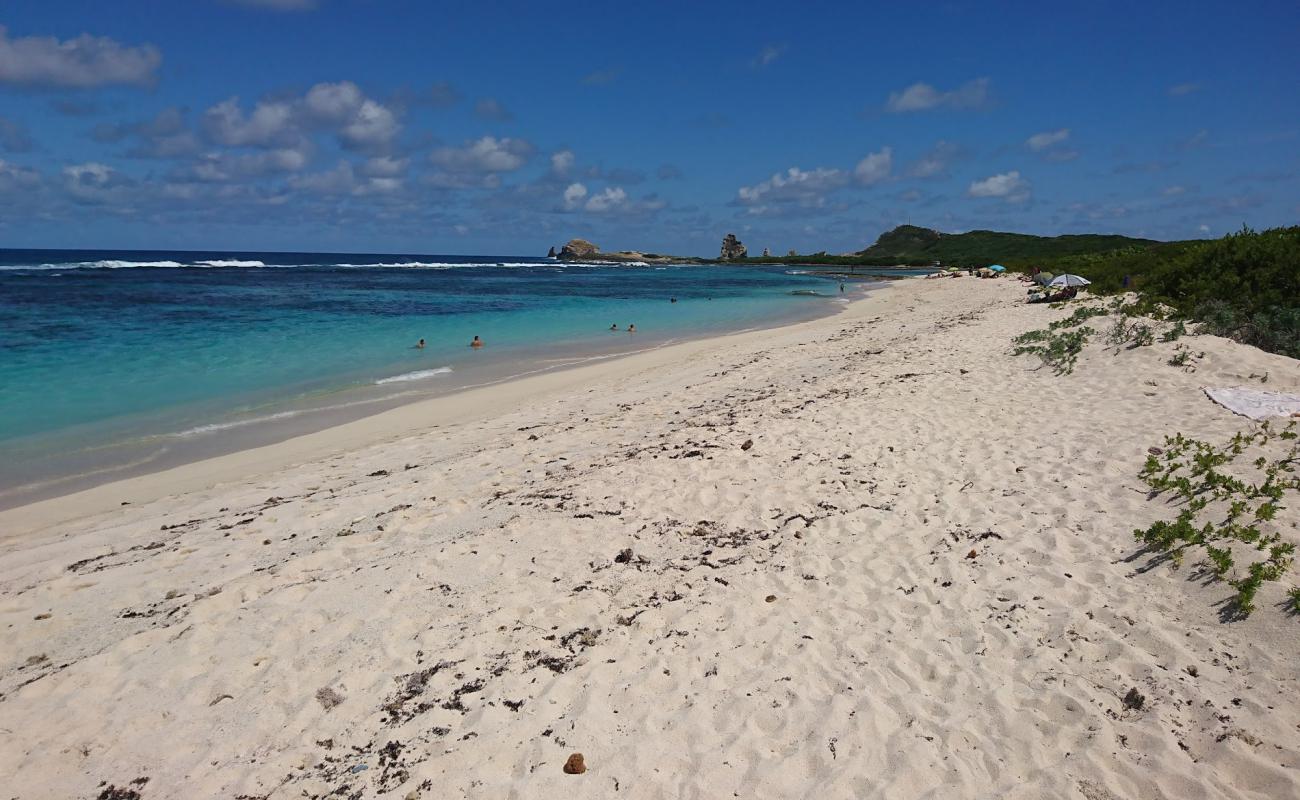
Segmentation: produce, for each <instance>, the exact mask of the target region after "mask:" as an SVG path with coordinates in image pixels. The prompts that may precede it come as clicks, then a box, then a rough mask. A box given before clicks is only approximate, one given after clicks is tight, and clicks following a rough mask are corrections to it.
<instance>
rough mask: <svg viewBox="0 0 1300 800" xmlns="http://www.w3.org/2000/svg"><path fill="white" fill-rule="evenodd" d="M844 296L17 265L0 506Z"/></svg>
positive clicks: (766, 275) (11, 280) (466, 261)
mask: <svg viewBox="0 0 1300 800" xmlns="http://www.w3.org/2000/svg"><path fill="white" fill-rule="evenodd" d="M794 292H799V293H800V294H794ZM809 292H816V293H817V294H816V295H812V294H808V293H809ZM673 298H675V299H676V302H672V299H673ZM839 299H840V298H839V291H838V286H837V285H836V284H835V283H834V282H832V281H828V280H826V279H823V278H818V277H814V276H810V275H807V274H800V273H799V271H798V270H792V269H789V268H780V267H775V268H769V267H702V266H673V267H662V266H624V265H617V266H614V265H603V266H602V265H581V266H579V265H563V264H557V263H555V262H552V261H549V260H545V259H519V258H466V257H447V256H420V257H414V256H402V255H376V256H359V255H331V254H307V253H297V254H270V253H159V252H148V253H140V252H133V253H89V252H84V251H83V252H72V253H68V252H54V251H0V328H2V329H3V340H2V341H0V461H6V462H9V463H10V464H11V465H13V464H16V463H18V462H19V461H22V462H23V463H24V468H23V469H21V470H20V469H17V468H16V467H13V466H11V468H9V469H5V468H2V467H0V490H2V489H4V488H7V487H11V486H13V485H15V484H21V483H23V482H25V481H29V480H30V478H31V477H32V469H31V468H30V466H31V463H32V461H33V459H35V460H36V461H40V460H42V459H44V460H46V461H48V462H49V464H50V466H49V468H48V469H45V470H43V471H42V470H40V469H37V470H36V472H41V473H43V474H42V477H50V476H51V475H54V474H57V473H61V472H66V471H68V470H69V469H75V468H77V467H76V465H77V464H80V466H85V464H81V463H80V462H81V461H85V460H86V459H78V458H77V457H76V456H77V454H78V453H82V454H83V455H84V454H86V453H95V454H96V455H95V456H94V458H91V459H89V460H90V461H93V462H94V465H95V466H96V467H97V468H99V467H102V466H104V465H105V464H107V465H110V466H111V464H112V463H114V462H115V461H122V462H125V461H128V460H129V461H132V462H138V461H139V460H140V458H141V457H142V455H143V454H144V453H145V451H148V453H158V452H162V451H164V450H167V449H168V446H167V445H165V442H166V441H168V440H169V439H181V438H194V437H197V436H202V435H204V434H209V433H216V432H219V431H230V430H231V429H233V428H238V427H242V426H246V425H253V424H260V423H265V422H268V421H271V420H275V419H287V418H289V417H294V416H299V415H301V414H302V413H304V412H306V411H320V410H326V409H331V408H340V407H347V406H349V405H365V404H373V403H375V402H377V401H381V400H384V399H385V398H392V397H397V396H401V397H406V396H410V395H412V394H415V393H420V392H425V393H428V392H438V391H447V390H449V389H454V388H457V387H458V386H463V385H466V384H468V383H473V382H475V381H481V380H487V379H489V378H494V377H500V376H501V375H505V374H508V373H517V372H521V371H529V369H530V368H540V367H545V366H547V365H552V364H555V363H558V362H559V361H560V360H563V359H568V358H580V357H584V356H591V355H602V354H615V353H619V352H626V351H630V350H636V349H643V348H644V347H648V346H654V345H657V344H662V343H664V342H667V341H671V340H677V339H684V338H691V337H698V336H703V335H708V334H711V333H716V332H723V331H731V330H739V329H742V328H750V327H757V326H767V325H774V324H781V323H782V322H785V321H791V320H794V319H800V318H808V317H811V316H816V315H819V314H823V313H828V312H829V311H830V310H831V309H832V307H833V305H834V303H835V302H837V301H838V300H839ZM629 324H635V325H636V328H637V333H636V334H628V333H627V332H625V329H626V328H627V326H628V325H629ZM611 325H616V326H617V327H618V328H620V329H624V330H620V331H619V332H617V333H615V332H611V331H610V330H609V328H610V326H611ZM476 335H477V336H481V337H482V339H483V340H484V342H486V345H487V346H486V347H484V348H482V349H481V350H472V349H471V348H469V347H468V346H467V345H468V342H469V341H470V339H471V338H472V337H474V336H476ZM421 338H423V339H424V340H425V341H426V343H427V344H426V346H425V347H424V348H423V349H416V348H415V347H414V344H415V342H416V341H417V340H419V339H421ZM160 443H163V444H160ZM117 451H120V452H117ZM109 453H116V455H113V456H110V455H108V454H109ZM56 463H57V464H58V465H59V466H57V468H56V467H55V466H54V465H55V464H56ZM45 473H48V474H45Z"/></svg>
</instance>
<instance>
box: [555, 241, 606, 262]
mask: <svg viewBox="0 0 1300 800" xmlns="http://www.w3.org/2000/svg"><path fill="white" fill-rule="evenodd" d="M598 255H600V248H599V247H597V246H596V245H594V244H592V243H591V242H589V241H587V240H586V239H570V240H569V243H568V244H566V245H565V246H564V247H561V248H560V256H559V257H560V260H561V261H582V260H583V259H588V258H595V257H597V256H598Z"/></svg>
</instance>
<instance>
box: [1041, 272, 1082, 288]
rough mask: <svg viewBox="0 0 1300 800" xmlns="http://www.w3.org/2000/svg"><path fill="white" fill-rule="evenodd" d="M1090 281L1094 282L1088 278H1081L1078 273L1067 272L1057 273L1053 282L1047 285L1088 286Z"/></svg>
mask: <svg viewBox="0 0 1300 800" xmlns="http://www.w3.org/2000/svg"><path fill="white" fill-rule="evenodd" d="M1090 283H1092V281H1090V280H1088V279H1087V278H1080V277H1079V276H1078V275H1070V274H1068V273H1067V274H1065V275H1057V276H1056V277H1055V278H1052V282H1051V283H1049V284H1047V285H1048V286H1087V285H1088V284H1090Z"/></svg>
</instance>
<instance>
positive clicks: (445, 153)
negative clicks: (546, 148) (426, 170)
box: [429, 136, 533, 172]
mask: <svg viewBox="0 0 1300 800" xmlns="http://www.w3.org/2000/svg"><path fill="white" fill-rule="evenodd" d="M532 154H533V146H532V145H531V144H529V143H528V142H526V141H524V140H523V139H511V138H502V139H498V138H496V137H495V136H484V137H483V138H482V139H479V140H477V141H473V142H467V143H466V144H465V145H464V146H462V147H440V148H438V149H437V150H434V151H433V153H432V155H430V157H429V158H430V160H431V161H433V163H434V164H436V165H438V166H440V167H442V168H443V169H445V170H448V171H451V172H513V171H514V170H517V169H519V168H520V167H522V166H523V165H524V164H525V163H527V162H528V159H529V157H531V156H532Z"/></svg>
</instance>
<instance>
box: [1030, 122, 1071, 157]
mask: <svg viewBox="0 0 1300 800" xmlns="http://www.w3.org/2000/svg"><path fill="white" fill-rule="evenodd" d="M1069 138H1070V129H1069V128H1061V129H1060V130H1056V131H1044V132H1042V133H1035V134H1034V135H1033V136H1030V137H1029V138H1028V139H1026V140H1025V146H1026V147H1028V148H1029V149H1030V150H1033V151H1034V152H1035V153H1038V152H1041V151H1043V150H1046V149H1047V148H1049V147H1052V146H1054V145H1058V144H1060V143H1061V142H1064V141H1065V140H1066V139H1069Z"/></svg>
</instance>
